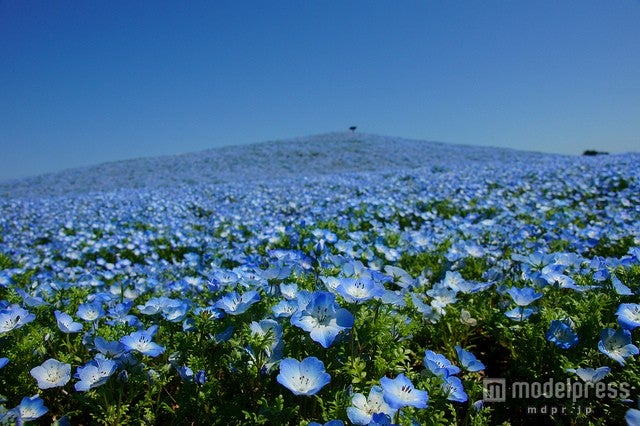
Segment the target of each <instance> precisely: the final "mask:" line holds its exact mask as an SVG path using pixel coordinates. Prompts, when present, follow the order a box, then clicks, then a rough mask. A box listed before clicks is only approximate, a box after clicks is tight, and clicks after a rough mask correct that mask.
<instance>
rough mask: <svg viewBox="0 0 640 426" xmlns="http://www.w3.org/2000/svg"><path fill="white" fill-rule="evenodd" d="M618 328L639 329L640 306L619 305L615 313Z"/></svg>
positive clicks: (633, 304)
mask: <svg viewBox="0 0 640 426" xmlns="http://www.w3.org/2000/svg"><path fill="white" fill-rule="evenodd" d="M616 315H617V316H618V322H619V323H620V326H621V327H622V328H624V329H626V330H633V329H634V328H636V327H640V305H639V304H637V303H621V304H620V306H618V310H617V311H616Z"/></svg>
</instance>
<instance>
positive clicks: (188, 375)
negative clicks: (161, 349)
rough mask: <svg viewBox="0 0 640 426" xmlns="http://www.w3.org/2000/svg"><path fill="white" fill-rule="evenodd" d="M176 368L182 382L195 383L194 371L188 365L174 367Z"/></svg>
mask: <svg viewBox="0 0 640 426" xmlns="http://www.w3.org/2000/svg"><path fill="white" fill-rule="evenodd" d="M174 367H175V369H176V371H177V372H178V375H179V376H180V378H181V379H182V380H184V381H185V382H192V381H193V376H194V374H193V370H192V369H191V368H190V367H188V366H186V365H182V366H180V367H178V366H177V365H174Z"/></svg>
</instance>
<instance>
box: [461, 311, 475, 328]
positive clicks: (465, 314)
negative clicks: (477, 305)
mask: <svg viewBox="0 0 640 426" xmlns="http://www.w3.org/2000/svg"><path fill="white" fill-rule="evenodd" d="M460 322H461V323H463V324H465V325H469V326H471V327H475V326H476V325H478V320H477V319H475V318H473V317H472V316H471V313H470V312H469V311H467V310H466V309H462V310H460Z"/></svg>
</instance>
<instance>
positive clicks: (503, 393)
mask: <svg viewBox="0 0 640 426" xmlns="http://www.w3.org/2000/svg"><path fill="white" fill-rule="evenodd" d="M482 385H483V388H482V399H484V400H485V402H505V401H506V400H507V380H506V379H488V378H487V379H482Z"/></svg>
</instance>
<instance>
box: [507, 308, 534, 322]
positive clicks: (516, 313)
mask: <svg viewBox="0 0 640 426" xmlns="http://www.w3.org/2000/svg"><path fill="white" fill-rule="evenodd" d="M536 312H538V310H537V309H536V307H531V308H529V307H524V306H516V307H515V308H513V309H511V310H509V311H507V312H505V313H504V314H505V315H506V316H507V318H510V319H512V320H514V321H518V322H520V321H524V320H526V319H528V318H529V317H530V316H531V315H533V314H535V313H536Z"/></svg>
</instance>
